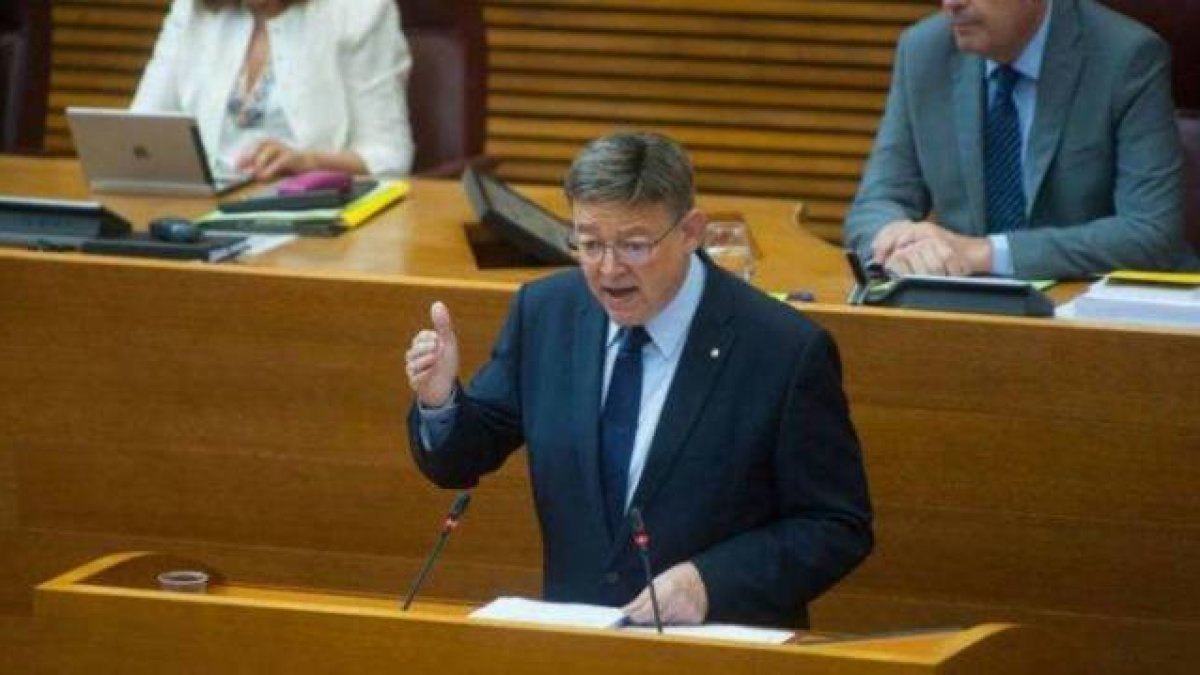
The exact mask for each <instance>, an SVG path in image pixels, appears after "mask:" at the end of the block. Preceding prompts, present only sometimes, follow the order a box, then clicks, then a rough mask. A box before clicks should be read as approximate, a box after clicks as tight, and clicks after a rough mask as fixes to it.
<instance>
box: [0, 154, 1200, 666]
mask: <svg viewBox="0 0 1200 675" xmlns="http://www.w3.org/2000/svg"><path fill="white" fill-rule="evenodd" d="M0 176H3V178H2V179H0V184H2V185H3V189H2V190H0V191H3V192H13V191H30V192H37V193H39V194H43V195H50V194H63V195H74V196H80V194H81V193H80V192H79V191H80V190H81V188H80V186H79V184H78V180H79V179H78V177H77V174H76V173H75V172H74V166H73V165H72V164H70V163H68V162H61V161H49V162H36V161H30V160H20V161H18V160H7V159H0ZM534 194H536V195H537V196H538V197H539V198H544V199H546V200H547V201H548V202H551V203H554V204H557V205H556V206H555V208H559V207H560V206H561V204H560V203H557V202H555V201H554V198H553V196H552V195H551V194H550V193H549V192H547V191H534ZM107 201H108V203H109V204H110V205H111V206H113V207H114V208H116V209H117V210H119V211H121V212H122V213H124V214H126V215H127V216H129V217H131V218H133V219H134V220H135V221H137V222H139V223H141V222H143V221H144V219H146V218H148V217H150V216H151V215H154V214H156V213H160V212H162V211H164V210H171V211H175V212H179V213H181V214H182V215H195V214H198V213H201V212H203V211H205V210H207V209H208V208H209V207H210V203H209V202H206V201H204V200H176V201H169V202H163V201H158V200H138V199H134V198H123V199H120V200H107ZM705 203H710V202H709V200H705ZM712 203H719V205H720V207H722V208H723V209H725V208H736V209H740V210H742V211H744V212H745V213H746V214H747V217H748V220H749V221H750V224H751V228H752V230H753V231H754V232H755V236H756V238H757V239H758V240H759V244H760V247H761V248H762V249H763V251H764V261H763V264H762V269H763V270H764V272H763V275H762V279H763V283H764V284H766V285H768V286H769V287H782V288H805V287H807V288H814V289H816V290H817V293H818V296H819V297H820V298H821V299H822V300H826V301H829V302H824V303H817V304H811V305H805V306H803V307H802V309H803V310H804V311H805V312H806V313H807V314H808V315H809V316H811V317H812V318H814V319H816V320H817V321H818V322H820V323H822V324H823V325H824V326H826V327H827V328H828V329H829V330H830V331H831V332H832V333H833V334H834V336H835V338H836V339H837V342H838V344H839V346H840V348H841V353H842V358H843V361H844V366H845V383H846V389H847V393H848V395H849V398H850V401H851V406H852V410H853V414H854V418H855V422H856V425H857V427H858V430H859V433H860V436H861V438H862V441H863V447H864V451H865V456H866V461H867V469H868V476H869V479H870V482H871V489H872V494H873V497H874V502H875V506H876V511H877V524H876V525H877V526H876V532H877V536H878V545H877V548H876V551H875V553H874V554H873V556H872V557H871V558H870V559H869V560H868V561H867V563H866V564H865V565H864V566H863V567H862V568H861V569H860V570H859V571H858V572H856V573H855V574H853V575H852V576H851V577H850V578H848V579H847V580H846V581H845V582H843V583H842V584H841V585H839V587H838V588H837V589H835V591H834V592H832V593H830V594H829V595H828V596H827V597H826V598H824V599H822V600H821V601H820V602H818V603H817V605H816V606H815V607H814V620H815V626H816V627H818V628H821V629H826V630H834V631H863V630H892V629H897V630H898V629H905V628H911V627H914V626H944V625H972V624H975V623H979V622H981V621H990V620H1001V621H1012V622H1017V623H1024V624H1033V625H1038V626H1044V627H1048V628H1052V629H1054V630H1055V631H1059V632H1061V634H1062V635H1064V636H1068V637H1069V638H1070V639H1071V641H1072V644H1073V645H1074V646H1075V649H1076V651H1080V652H1082V653H1084V654H1086V655H1087V657H1088V658H1089V659H1090V665H1091V672H1094V673H1134V672H1147V669H1149V671H1151V672H1158V673H1176V672H1178V673H1190V672H1191V671H1193V670H1194V665H1195V664H1197V663H1200V610H1198V608H1200V587H1198V586H1197V584H1196V580H1197V579H1198V578H1200V563H1198V562H1197V561H1200V536H1198V535H1200V497H1198V495H1200V493H1198V492H1197V490H1196V489H1195V486H1196V485H1197V484H1198V482H1200V463H1198V462H1197V454H1196V452H1197V450H1200V415H1197V414H1196V401H1198V400H1200V359H1198V358H1197V357H1196V353H1197V348H1198V347H1200V335H1197V334H1196V333H1195V332H1192V333H1188V332H1184V331H1168V330H1151V329H1143V328H1136V329H1133V328H1119V327H1105V326H1100V325H1086V324H1080V323H1067V322H1055V321H1046V320H1032V319H1006V318H988V317H974V316H965V315H938V314H930V313H915V312H912V313H905V312H897V311H891V310H878V309H864V308H850V307H846V306H844V305H840V304H837V301H838V300H839V299H840V298H841V297H843V292H844V290H845V288H846V286H848V284H849V280H848V279H847V278H846V277H847V275H846V274H845V272H844V271H843V270H842V268H841V265H840V257H839V255H838V252H837V251H836V250H835V249H833V248H830V247H826V246H824V245H822V244H821V243H820V242H817V241H815V240H814V239H812V238H811V237H810V236H808V235H806V234H805V233H804V232H802V231H800V230H798V229H796V228H795V227H794V226H793V225H792V224H791V221H790V207H791V206H792V204H791V203H790V202H772V201H770V200H757V201H756V200H749V201H745V202H738V201H736V200H735V201H725V200H716V202H712ZM467 213H468V212H467V207H466V204H465V199H464V198H463V197H462V196H461V194H460V193H459V192H458V190H457V188H456V187H455V186H453V185H452V184H446V183H437V182H418V183H417V184H416V185H415V186H414V190H413V194H412V197H411V198H410V199H409V201H407V202H405V203H404V204H402V205H400V206H399V207H397V208H395V209H393V210H391V211H389V212H388V213H387V214H385V215H384V216H383V217H382V218H380V219H379V220H378V221H377V222H374V223H372V224H370V225H368V226H367V227H366V228H365V229H363V230H361V231H360V232H357V233H354V234H351V235H348V236H347V237H344V238H340V239H334V240H309V241H304V242H300V243H298V244H296V245H294V246H292V247H289V248H286V249H283V250H280V251H278V252H275V253H272V254H269V255H268V256H266V257H265V259H262V260H251V261H246V262H243V263H240V264H235V265H222V266H206V265H199V264H179V263H168V262H156V261H135V260H119V259H111V258H103V257H84V256H77V255H67V254H37V253H27V252H20V251H0V325H2V326H4V331H3V335H4V339H3V340H2V341H0V362H3V363H4V364H5V367H4V368H3V369H0V391H4V392H6V393H5V395H4V397H3V399H0V400H2V401H3V403H2V404H0V616H3V619H4V620H3V621H2V622H0V647H5V649H0V665H3V664H4V660H3V659H14V658H16V657H15V656H13V655H14V654H19V653H21V652H22V651H23V650H24V649H25V648H26V647H27V645H28V643H29V634H28V630H27V628H25V629H23V628H22V626H27V624H28V616H29V613H30V602H31V590H30V589H31V588H32V586H33V585H34V584H36V583H38V582H40V581H43V580H45V579H47V578H49V577H51V576H52V575H54V574H56V573H58V572H60V571H62V570H64V569H69V568H70V567H72V566H75V565H78V564H81V563H83V562H84V561H87V560H91V559H93V558H96V557H97V556H100V555H103V554H106V553H110V552H112V551H118V550H147V549H149V550H159V551H164V552H169V553H173V554H177V555H185V556H189V557H194V558H198V559H202V560H205V561H208V562H210V563H211V564H213V565H215V566H217V567H218V568H220V569H222V570H225V571H227V572H228V573H229V574H230V575H231V577H233V578H237V579H242V580H246V581H248V582H254V581H270V582H273V583H280V584H290V585H296V586H316V587H322V588H333V589H344V590H349V591H355V592H364V593H375V594H381V593H391V594H395V595H399V594H400V593H401V592H402V591H403V589H404V588H405V587H406V584H407V580H408V579H409V578H410V576H411V574H412V573H414V572H415V570H416V569H417V566H418V564H419V561H420V559H421V557H422V556H423V554H424V553H425V551H426V550H427V547H428V546H429V545H430V544H431V543H432V541H433V537H434V534H435V529H436V526H437V523H438V522H439V521H440V517H441V514H442V513H443V512H444V509H445V508H446V506H447V505H448V503H449V501H450V499H451V495H449V494H444V493H441V492H439V491H437V490H435V489H433V488H432V487H430V486H429V485H428V484H427V483H426V481H424V479H423V478H422V477H421V476H419V475H418V473H417V472H416V470H415V468H414V467H413V466H412V463H411V461H410V459H409V458H408V456H407V450H406V448H405V435H404V428H403V419H402V415H403V412H404V410H405V407H406V406H407V404H408V400H409V398H408V394H407V392H406V387H405V386H404V380H403V373H402V366H401V363H402V353H403V349H404V345H405V344H406V342H407V340H408V338H409V336H410V335H411V333H412V332H413V331H414V330H416V329H417V327H419V326H422V325H424V323H425V322H426V315H427V307H428V304H429V302H430V301H432V300H433V299H442V300H445V301H447V302H448V303H449V305H450V306H451V308H452V310H454V311H455V316H456V319H457V321H456V326H457V329H458V330H459V333H460V343H461V344H462V346H463V348H464V350H465V354H464V371H465V372H470V371H472V370H473V369H474V367H475V366H477V365H478V364H479V363H481V362H482V361H483V359H484V358H485V357H486V354H487V351H488V349H489V348H490V345H491V342H492V339H493V338H494V335H495V332H496V330H497V329H498V326H499V324H500V322H501V320H502V317H503V316H504V313H505V312H506V308H507V303H508V300H509V298H510V297H511V294H512V291H513V289H514V288H515V285H514V283H515V282H517V281H519V280H521V279H528V278H532V277H535V276H538V275H540V274H544V273H545V271H539V270H528V269H526V270H509V271H491V272H488V273H486V274H478V273H475V272H474V271H471V272H470V273H467V274H465V275H462V278H461V279H457V280H456V279H455V277H456V276H459V275H460V274H461V273H462V272H463V271H464V270H471V269H472V264H471V262H470V259H469V258H467V257H464V256H467V255H468V254H467V248H466V243H465V236H464V234H463V230H462V220H463V219H464V218H465V217H466V216H467ZM781 252H786V254H784V253H781ZM525 472H526V467H525V464H524V459H523V456H521V455H517V456H515V457H514V459H513V461H511V462H510V463H509V465H508V466H506V467H505V468H504V469H503V470H502V471H501V472H499V473H498V474H497V475H495V476H493V477H490V478H489V479H487V480H486V481H484V483H483V485H482V486H481V487H480V488H479V490H478V493H477V495H476V500H475V503H474V504H473V506H472V511H471V514H470V515H469V517H468V519H467V521H466V522H465V523H464V526H463V527H462V528H461V529H460V531H459V532H458V534H457V535H456V537H455V539H454V540H453V541H452V542H451V543H450V546H449V548H448V549H447V552H446V556H445V557H444V559H443V561H442V563H441V564H440V566H439V567H438V569H437V570H436V571H435V573H434V575H433V578H432V580H431V584H430V594H431V595H432V596H438V597H445V598H454V599H460V600H467V601H480V600H485V599H490V598H491V597H494V596H496V595H498V594H501V593H521V594H536V592H537V590H538V584H539V576H540V571H539V566H540V547H539V542H538V537H537V532H536V526H535V522H534V517H533V514H532V508H531V505H530V499H529V494H528V485H527V481H526V477H525ZM9 647H11V648H9ZM10 670H13V669H10ZM14 672H20V670H14Z"/></svg>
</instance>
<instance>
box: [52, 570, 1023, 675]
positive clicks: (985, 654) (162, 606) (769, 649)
mask: <svg viewBox="0 0 1200 675" xmlns="http://www.w3.org/2000/svg"><path fill="white" fill-rule="evenodd" d="M181 568H186V569H201V570H204V571H207V572H209V574H210V576H211V577H212V579H213V580H212V581H211V582H210V584H209V587H208V590H207V592H206V593H203V594H192V593H179V592H166V591H162V590H159V589H158V588H157V585H156V581H155V580H156V578H157V575H158V574H159V573H160V572H164V571H169V570H177V569H181ZM470 609H471V608H470V607H469V606H468V605H465V604H449V603H436V602H424V603H417V604H415V605H414V606H413V609H412V610H411V611H409V612H407V613H405V612H401V611H400V609H399V606H398V601H397V599H396V598H384V597H378V596H375V597H368V596H363V595H350V594H338V593H333V592H322V591H317V590H299V589H278V588H268V587H261V586H259V587H253V586H244V585H238V584H234V583H228V582H226V581H225V580H223V579H222V578H221V575H220V574H218V573H216V572H215V571H213V570H206V569H205V568H204V566H202V565H196V564H195V563H194V562H190V561H186V560H183V559H180V558H175V557H171V556H163V555H156V554H147V553H123V554H117V555H112V556H108V557H105V558H102V559H100V560H97V561H94V562H91V563H88V564H86V565H84V566H82V567H79V568H77V569H75V570H72V571H70V572H68V573H66V574H63V575H61V576H59V577H58V578H56V579H54V580H52V581H49V582H46V583H44V584H42V585H41V586H39V587H38V589H37V591H36V596H35V618H36V625H37V632H38V638H39V640H38V645H39V648H38V649H37V652H38V653H37V659H36V661H37V666H38V669H39V670H38V672H45V673H123V674H134V673H155V674H156V675H157V674H163V673H203V674H205V675H209V674H212V673H223V674H225V673H289V674H292V675H294V674H298V673H356V674H363V675H366V674H371V673H388V674H394V673H405V672H411V673H438V674H439V675H455V674H457V673H484V672H496V673H533V674H537V673H555V674H558V673H562V672H570V673H580V674H586V673H606V674H607V673H622V674H623V675H624V674H635V673H681V672H682V673H688V674H689V675H709V674H712V675H718V674H719V675H737V674H741V673H804V674H807V673H814V674H815V673H830V674H833V673H839V674H846V673H862V674H864V675H900V674H902V673H903V674H913V675H915V674H919V673H971V674H973V675H988V674H990V673H1014V672H1029V669H1028V668H1026V667H1025V666H1026V665H1027V664H1029V663H1030V662H1031V659H1034V658H1036V656H1037V654H1038V645H1037V644H1035V643H1034V642H1033V641H1031V639H1030V637H1031V636H1032V633H1030V632H1028V631H1026V630H1025V629H1024V628H1020V627H1015V626H1012V625H1007V624H985V625H980V626H976V627H973V628H968V629H964V630H954V629H950V630H946V631H939V632H925V633H921V634H911V635H893V636H890V637H889V636H880V637H876V638H873V639H853V640H845V639H841V638H839V639H836V640H828V639H824V638H819V637H814V636H806V637H803V638H801V639H800V640H799V641H797V642H796V643H794V644H786V645H779V646H772V645H768V646H763V645H747V644H742V643H734V642H724V641H716V640H700V639H690V638H681V637H675V636H666V637H663V636H657V635H652V634H644V633H625V632H621V631H596V630H578V629H566V628H547V627H542V626H533V625H529V624H520V623H509V622H495V621H478V620H470V619H468V618H466V614H467V613H468V612H469V611H470Z"/></svg>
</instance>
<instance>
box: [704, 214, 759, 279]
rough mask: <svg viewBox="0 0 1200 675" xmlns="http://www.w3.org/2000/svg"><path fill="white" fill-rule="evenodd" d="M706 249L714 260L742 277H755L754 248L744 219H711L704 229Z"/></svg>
mask: <svg viewBox="0 0 1200 675" xmlns="http://www.w3.org/2000/svg"><path fill="white" fill-rule="evenodd" d="M704 250H705V251H706V252H708V255H709V257H710V258H712V259H713V262H715V263H716V264H718V265H720V266H721V267H723V268H725V269H727V270H729V271H730V272H732V273H733V274H735V275H737V276H739V277H741V278H742V279H744V280H745V281H751V280H752V279H754V249H753V248H752V247H751V245H750V231H749V230H748V229H747V227H746V222H745V221H744V220H711V221H709V223H708V226H707V227H706V228H705V230H704Z"/></svg>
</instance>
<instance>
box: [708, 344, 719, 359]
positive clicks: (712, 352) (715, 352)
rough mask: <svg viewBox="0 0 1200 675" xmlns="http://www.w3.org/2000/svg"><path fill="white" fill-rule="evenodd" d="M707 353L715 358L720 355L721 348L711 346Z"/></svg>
mask: <svg viewBox="0 0 1200 675" xmlns="http://www.w3.org/2000/svg"><path fill="white" fill-rule="evenodd" d="M708 355H709V356H711V357H712V358H714V359H715V358H717V357H718V356H720V355H721V350H720V349H717V348H716V347H713V348H712V351H711V352H709V353H708Z"/></svg>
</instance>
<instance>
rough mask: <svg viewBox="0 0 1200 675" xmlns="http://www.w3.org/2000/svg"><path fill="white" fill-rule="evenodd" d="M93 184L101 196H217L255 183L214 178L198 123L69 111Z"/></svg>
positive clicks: (177, 117) (169, 116) (176, 117)
mask: <svg viewBox="0 0 1200 675" xmlns="http://www.w3.org/2000/svg"><path fill="white" fill-rule="evenodd" d="M67 122H68V124H69V125H70V127H71V136H72V138H73V139H74V141H75V149H76V151H78V153H79V161H80V162H81V163H82V164H83V171H84V173H85V174H87V179H88V184H89V186H90V187H91V189H92V190H94V191H96V192H127V193H135V194H169V195H195V196H200V197H204V196H212V195H217V194H222V193H224V192H228V191H230V190H233V189H234V188H237V187H240V186H242V185H245V184H246V183H247V182H249V178H248V177H227V178H226V177H222V178H221V179H217V178H214V176H213V174H212V169H211V168H210V167H209V164H208V157H207V155H206V154H205V152H204V145H203V144H202V143H201V142H200V129H199V127H197V126H196V120H195V119H193V118H192V117H190V116H189V115H184V114H180V113H141V112H133V111H130V110H123V109H114V108H67Z"/></svg>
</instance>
